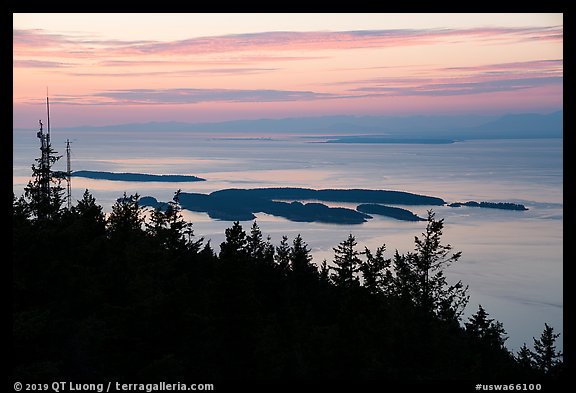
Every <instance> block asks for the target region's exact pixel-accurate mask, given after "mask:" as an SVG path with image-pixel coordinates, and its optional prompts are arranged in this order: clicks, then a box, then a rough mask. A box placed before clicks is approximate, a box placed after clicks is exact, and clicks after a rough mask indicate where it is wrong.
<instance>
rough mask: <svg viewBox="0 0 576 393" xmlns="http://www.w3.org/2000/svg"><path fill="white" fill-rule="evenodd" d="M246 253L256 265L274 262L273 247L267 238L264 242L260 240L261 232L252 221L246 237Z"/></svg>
mask: <svg viewBox="0 0 576 393" xmlns="http://www.w3.org/2000/svg"><path fill="white" fill-rule="evenodd" d="M246 240H247V245H246V248H247V251H248V254H249V255H250V257H251V258H252V259H253V260H254V261H255V262H256V263H263V264H269V265H271V264H273V262H274V246H273V245H272V244H271V243H270V237H269V236H268V237H267V239H266V241H264V240H263V239H262V231H261V230H260V227H259V226H258V224H257V223H256V221H254V223H253V224H252V228H251V229H250V235H248V237H247V239H246Z"/></svg>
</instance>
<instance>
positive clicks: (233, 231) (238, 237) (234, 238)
mask: <svg viewBox="0 0 576 393" xmlns="http://www.w3.org/2000/svg"><path fill="white" fill-rule="evenodd" d="M225 234H226V240H225V241H224V242H222V243H221V244H220V259H221V260H226V261H245V260H246V259H247V258H248V257H249V255H248V251H247V246H248V239H247V238H246V232H244V229H242V225H240V222H239V221H235V222H234V224H233V225H232V227H231V228H227V229H226V231H225Z"/></svg>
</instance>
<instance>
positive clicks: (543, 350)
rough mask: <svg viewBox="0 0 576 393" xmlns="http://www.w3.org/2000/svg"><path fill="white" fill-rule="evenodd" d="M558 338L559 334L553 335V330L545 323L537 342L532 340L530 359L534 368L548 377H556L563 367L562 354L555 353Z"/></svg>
mask: <svg viewBox="0 0 576 393" xmlns="http://www.w3.org/2000/svg"><path fill="white" fill-rule="evenodd" d="M559 336H560V333H557V334H555V333H554V328H553V327H552V326H549V325H548V324H547V323H545V324H544V331H543V332H542V334H541V335H540V338H539V339H538V340H537V339H536V338H533V340H534V352H532V359H533V361H534V366H535V367H536V368H537V369H538V370H540V372H542V373H543V374H544V375H546V376H548V377H551V376H555V375H557V374H558V373H559V372H560V369H561V366H562V365H563V361H562V352H560V351H556V345H555V344H556V339H557V338H558V337H559Z"/></svg>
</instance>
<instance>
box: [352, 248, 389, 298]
mask: <svg viewBox="0 0 576 393" xmlns="http://www.w3.org/2000/svg"><path fill="white" fill-rule="evenodd" d="M385 251H386V245H382V246H381V247H378V248H377V249H376V253H375V254H372V252H371V251H370V250H369V249H368V247H365V248H364V253H363V254H364V255H366V260H365V261H362V262H361V263H360V272H362V281H363V283H362V285H363V286H364V287H365V288H366V289H367V290H368V291H369V292H370V293H373V294H376V293H382V292H384V293H388V288H389V285H390V283H391V282H392V273H391V272H390V264H391V262H392V260H391V259H390V258H388V259H385V258H384V252H385Z"/></svg>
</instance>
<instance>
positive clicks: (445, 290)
mask: <svg viewBox="0 0 576 393" xmlns="http://www.w3.org/2000/svg"><path fill="white" fill-rule="evenodd" d="M434 217H435V214H434V212H433V211H432V210H430V211H428V218H427V221H428V223H427V225H426V231H425V232H424V233H422V238H419V237H417V236H416V237H415V238H414V242H415V250H414V252H410V253H407V254H406V255H402V256H401V255H399V254H398V253H396V255H395V256H394V270H395V271H396V277H395V280H394V285H395V287H396V288H395V291H396V292H397V293H399V294H401V296H403V297H405V298H406V297H408V298H409V299H410V300H411V301H412V302H413V304H414V305H415V306H417V307H419V308H421V309H422V310H423V311H425V312H430V313H433V314H435V315H436V316H437V317H439V318H440V319H442V320H446V321H457V320H458V319H459V318H460V315H461V314H462V312H463V311H464V308H465V307H466V304H467V303H468V299H469V296H468V295H467V294H466V292H467V291H468V286H464V285H463V284H462V282H461V281H458V282H457V283H456V284H453V285H449V284H448V282H447V281H446V277H445V276H444V269H445V268H446V267H447V266H449V265H450V264H452V263H453V262H456V261H458V259H460V256H461V255H462V253H461V252H456V253H453V254H451V250H452V246H451V245H449V244H448V245H443V244H442V243H441V237H442V229H443V228H444V219H441V220H436V219H435V218H434Z"/></svg>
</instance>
